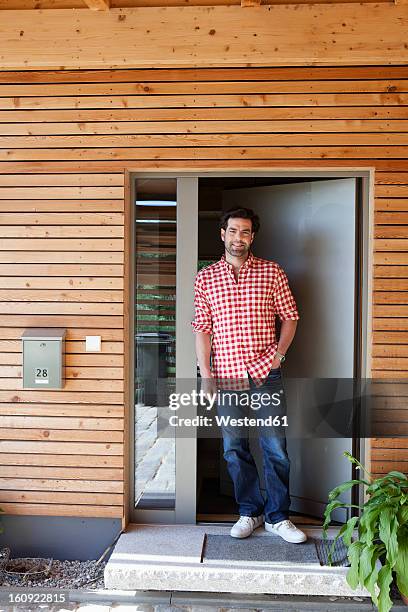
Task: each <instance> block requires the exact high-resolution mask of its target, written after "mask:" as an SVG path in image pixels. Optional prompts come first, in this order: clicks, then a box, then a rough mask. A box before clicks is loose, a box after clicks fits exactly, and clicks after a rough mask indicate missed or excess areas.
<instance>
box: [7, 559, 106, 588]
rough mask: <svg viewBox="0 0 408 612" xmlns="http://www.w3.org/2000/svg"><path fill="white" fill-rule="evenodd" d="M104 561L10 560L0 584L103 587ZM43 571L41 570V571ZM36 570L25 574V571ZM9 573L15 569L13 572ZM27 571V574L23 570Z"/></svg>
mask: <svg viewBox="0 0 408 612" xmlns="http://www.w3.org/2000/svg"><path fill="white" fill-rule="evenodd" d="M106 563H107V561H101V562H100V563H99V564H98V563H97V561H96V560H91V561H58V560H57V559H40V558H19V559H10V560H9V561H8V563H7V564H6V566H5V567H4V569H3V571H2V573H1V586H2V587H26V588H34V587H46V588H50V589H52V588H57V589H80V588H87V589H103V588H104V582H103V572H104V568H105V565H106ZM42 570H44V571H42ZM30 571H31V572H37V573H31V574H30V573H29V572H30ZM12 572H18V573H16V574H13V573H12ZM25 572H28V573H25Z"/></svg>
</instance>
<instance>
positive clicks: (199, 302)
mask: <svg viewBox="0 0 408 612" xmlns="http://www.w3.org/2000/svg"><path fill="white" fill-rule="evenodd" d="M194 308H195V318H194V321H192V322H191V325H192V327H193V330H194V331H195V332H203V333H205V334H211V333H212V317H211V307H210V305H209V303H208V300H207V296H206V293H205V288H204V283H203V279H202V276H201V274H197V276H196V280H195V283H194Z"/></svg>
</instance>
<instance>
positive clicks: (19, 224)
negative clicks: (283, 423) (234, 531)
mask: <svg viewBox="0 0 408 612" xmlns="http://www.w3.org/2000/svg"><path fill="white" fill-rule="evenodd" d="M407 101H408V68H407V67H390V66H387V67H378V68H377V67H355V68H354V67H343V68H312V67H308V68H276V69H256V68H253V69H249V68H248V69H229V70H227V69H220V70H218V69H203V70H198V69H197V70H187V69H186V70H151V71H148V70H116V71H78V72H74V71H73V72H69V71H67V72H63V71H61V72H58V71H56V72H52V71H50V72H29V73H28V72H20V73H12V72H7V73H5V72H3V73H0V135H1V137H0V225H1V229H0V236H1V239H0V278H1V283H0V315H1V316H0V364H1V366H0V372H1V377H0V428H1V440H2V441H1V446H0V465H1V467H0V489H1V492H0V505H1V507H2V508H3V509H4V510H5V511H6V512H8V513H10V514H44V515H77V516H95V517H97V516H101V517H102V516H105V517H121V516H122V512H123V495H124V486H125V485H124V472H123V470H124V467H125V466H124V458H123V449H124V442H125V441H124V423H125V415H124V385H123V379H124V369H123V364H124V346H125V345H124V342H125V338H124V293H123V291H124V257H125V255H124V231H125V224H124V170H125V169H132V170H143V169H146V168H149V169H152V168H157V169H161V170H163V169H172V168H173V169H176V168H180V167H183V168H195V169H204V168H219V169H231V168H234V169H239V168H241V169H246V170H248V169H254V170H255V169H257V168H261V167H262V168H265V167H270V168H271V169H272V168H291V167H305V168H306V167H307V168H316V167H319V168H332V167H337V168H338V167H347V168H351V167H369V166H371V167H373V166H374V167H375V168H376V170H377V172H376V185H375V240H374V264H375V265H374V281H373V283H374V285H373V288H374V304H373V315H374V319H373V329H374V332H373V375H375V376H377V377H379V378H384V379H385V378H390V377H398V378H403V377H406V375H407V372H408V317H407V313H408V306H407V303H406V296H407V290H408V266H407V264H408V256H407V245H408V167H407V157H408V148H407V144H408V117H407V113H406V106H405V105H406V104H407ZM37 326H46V327H53V326H55V327H67V383H66V387H65V388H64V390H62V391H58V390H55V391H51V390H50V391H43V392H41V393H39V392H35V391H28V390H27V391H24V390H22V384H21V342H20V335H21V333H22V332H23V330H24V329H25V328H26V327H37ZM87 334H97V335H101V336H102V341H103V342H102V352H101V353H100V354H90V353H86V352H85V349H84V344H85V342H84V340H85V335H87ZM393 410H394V412H393V413H390V414H389V415H388V420H390V418H391V420H394V421H395V422H401V421H402V422H406V420H407V416H406V415H407V411H406V407H405V406H404V405H402V406H401V408H400V409H399V410H397V409H395V408H394V409H393ZM390 415H391V417H390ZM383 416H384V415H383V414H381V418H383ZM372 467H373V471H374V472H375V473H383V472H384V471H385V470H388V469H390V468H391V467H392V468H400V469H402V470H405V471H407V469H408V442H407V439H406V438H401V439H398V440H395V439H384V440H375V441H374V444H373V453H372Z"/></svg>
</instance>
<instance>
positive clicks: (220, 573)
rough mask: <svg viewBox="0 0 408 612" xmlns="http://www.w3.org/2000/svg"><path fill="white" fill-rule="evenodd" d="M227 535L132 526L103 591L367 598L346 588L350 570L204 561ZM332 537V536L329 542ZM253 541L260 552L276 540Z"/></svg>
mask: <svg viewBox="0 0 408 612" xmlns="http://www.w3.org/2000/svg"><path fill="white" fill-rule="evenodd" d="M229 530H230V526H229V525H210V526H209V525H141V524H140V525H139V524H138V525H136V524H130V525H129V526H128V529H127V531H126V532H125V533H123V534H122V535H121V536H120V538H119V540H118V541H117V543H116V545H115V548H114V550H113V552H112V555H111V557H110V559H109V561H108V563H107V564H106V566H105V573H104V579H105V588H107V589H120V590H144V591H148V590H154V591H195V592H207V593H244V594H256V593H258V594H260V593H265V594H277V595H321V596H338V597H342V596H345V597H356V596H357V597H358V596H360V597H369V593H368V592H367V591H366V590H365V589H356V590H355V591H354V590H352V589H351V588H350V587H349V586H348V584H347V582H346V579H345V577H346V574H347V571H348V568H346V567H328V566H321V565H320V563H319V562H307V563H298V562H297V563H293V562H285V561H282V562H270V563H268V562H265V561H263V562H262V563H256V562H254V561H247V560H245V561H236V560H234V561H233V562H232V561H231V560H228V559H225V560H224V559H223V560H220V561H214V560H210V561H206V559H205V555H204V554H203V552H204V543H205V537H206V534H214V535H228V534H229ZM304 531H305V532H306V533H307V535H308V536H309V537H315V538H318V537H321V529H316V528H309V529H304ZM334 534H335V530H332V533H331V534H330V536H331V537H334ZM330 536H329V537H330ZM250 537H251V538H258V539H259V546H262V538H270V537H277V536H274V535H272V534H270V533H267V532H266V531H265V530H264V529H263V528H259V529H257V530H256V531H255V532H254V533H253V534H252V535H251V536H250ZM293 546H301V544H300V545H297V544H293Z"/></svg>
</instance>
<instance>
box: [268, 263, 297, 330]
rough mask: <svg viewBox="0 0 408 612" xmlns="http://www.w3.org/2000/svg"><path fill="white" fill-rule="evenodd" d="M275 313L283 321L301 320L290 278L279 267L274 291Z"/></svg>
mask: <svg viewBox="0 0 408 612" xmlns="http://www.w3.org/2000/svg"><path fill="white" fill-rule="evenodd" d="M274 302H275V311H276V313H277V314H278V315H279V318H280V320H281V321H287V320H292V321H298V320H299V319H300V316H299V312H298V309H297V307H296V302H295V298H294V297H293V294H292V292H291V290H290V287H289V281H288V277H287V276H286V274H285V272H284V270H283V269H282V268H281V267H280V266H279V267H278V275H277V280H276V284H275V291H274Z"/></svg>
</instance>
